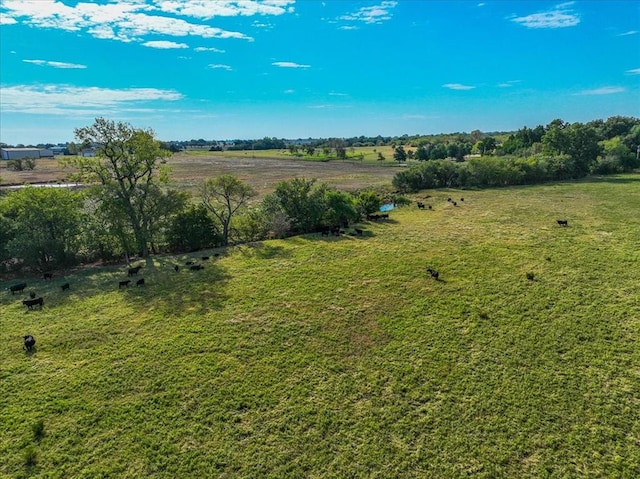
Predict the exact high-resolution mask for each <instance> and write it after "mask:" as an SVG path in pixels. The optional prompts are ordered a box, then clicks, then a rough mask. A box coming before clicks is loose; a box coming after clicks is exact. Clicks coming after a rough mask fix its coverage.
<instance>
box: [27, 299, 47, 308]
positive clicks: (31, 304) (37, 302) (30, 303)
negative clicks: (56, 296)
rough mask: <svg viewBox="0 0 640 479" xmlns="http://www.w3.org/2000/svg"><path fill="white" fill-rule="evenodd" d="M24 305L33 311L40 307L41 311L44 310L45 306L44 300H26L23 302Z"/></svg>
mask: <svg viewBox="0 0 640 479" xmlns="http://www.w3.org/2000/svg"><path fill="white" fill-rule="evenodd" d="M22 304H24V305H25V306H26V307H27V309H33V307H34V306H40V309H42V306H44V298H35V299H25V300H23V301H22Z"/></svg>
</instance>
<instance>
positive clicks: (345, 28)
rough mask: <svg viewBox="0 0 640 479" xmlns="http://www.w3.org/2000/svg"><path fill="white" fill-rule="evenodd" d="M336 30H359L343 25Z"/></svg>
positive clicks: (352, 26) (353, 26)
mask: <svg viewBox="0 0 640 479" xmlns="http://www.w3.org/2000/svg"><path fill="white" fill-rule="evenodd" d="M338 30H359V28H358V27H356V26H355V25H343V26H341V27H338Z"/></svg>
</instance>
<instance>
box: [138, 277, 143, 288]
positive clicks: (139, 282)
mask: <svg viewBox="0 0 640 479" xmlns="http://www.w3.org/2000/svg"><path fill="white" fill-rule="evenodd" d="M136 286H144V278H140V279H139V280H138V281H136Z"/></svg>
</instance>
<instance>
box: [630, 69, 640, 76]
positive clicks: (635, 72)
mask: <svg viewBox="0 0 640 479" xmlns="http://www.w3.org/2000/svg"><path fill="white" fill-rule="evenodd" d="M627 73H630V74H631V75H640V68H634V69H633V70H627Z"/></svg>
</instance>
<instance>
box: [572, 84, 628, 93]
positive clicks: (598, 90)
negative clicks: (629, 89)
mask: <svg viewBox="0 0 640 479" xmlns="http://www.w3.org/2000/svg"><path fill="white" fill-rule="evenodd" d="M623 91H625V89H624V88H622V87H620V86H605V87H602V88H596V89H594V90H582V91H581V92H578V93H576V95H613V94H615V93H622V92H623Z"/></svg>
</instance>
